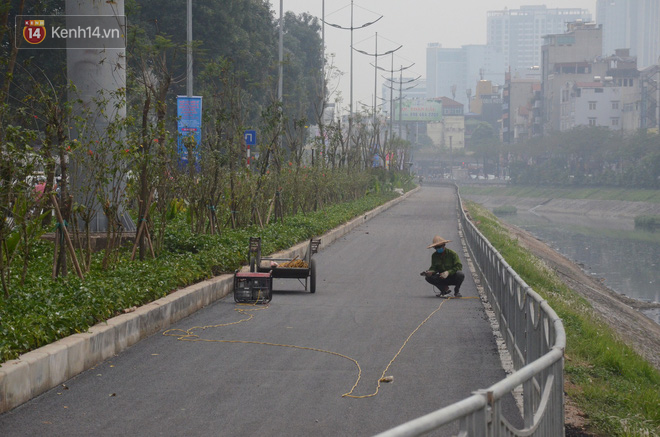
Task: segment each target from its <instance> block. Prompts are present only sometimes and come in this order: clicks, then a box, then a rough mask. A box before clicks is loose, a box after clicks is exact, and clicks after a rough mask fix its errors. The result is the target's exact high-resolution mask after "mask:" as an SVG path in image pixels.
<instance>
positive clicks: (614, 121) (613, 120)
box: [612, 118, 619, 126]
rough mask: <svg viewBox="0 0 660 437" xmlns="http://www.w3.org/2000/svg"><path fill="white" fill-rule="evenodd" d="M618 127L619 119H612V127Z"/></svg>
mask: <svg viewBox="0 0 660 437" xmlns="http://www.w3.org/2000/svg"><path fill="white" fill-rule="evenodd" d="M618 125H619V119H618V118H613V119H612V126H618Z"/></svg>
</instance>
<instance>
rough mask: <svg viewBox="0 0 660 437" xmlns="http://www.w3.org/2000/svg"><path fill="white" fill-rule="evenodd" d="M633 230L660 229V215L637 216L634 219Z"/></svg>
mask: <svg viewBox="0 0 660 437" xmlns="http://www.w3.org/2000/svg"><path fill="white" fill-rule="evenodd" d="M635 229H646V230H651V231H655V230H657V229H660V215H638V216H637V217H635Z"/></svg>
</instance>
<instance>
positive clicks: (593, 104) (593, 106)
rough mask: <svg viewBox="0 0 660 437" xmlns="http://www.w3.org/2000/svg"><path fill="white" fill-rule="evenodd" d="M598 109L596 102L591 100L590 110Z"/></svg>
mask: <svg viewBox="0 0 660 437" xmlns="http://www.w3.org/2000/svg"><path fill="white" fill-rule="evenodd" d="M595 109H596V102H589V110H590V111H594V110H595Z"/></svg>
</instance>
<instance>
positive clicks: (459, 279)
mask: <svg viewBox="0 0 660 437" xmlns="http://www.w3.org/2000/svg"><path fill="white" fill-rule="evenodd" d="M424 279H426V282H428V283H429V284H432V285H435V286H436V287H438V289H439V290H440V291H442V289H443V288H444V287H445V286H449V285H453V286H454V293H458V292H459V290H460V289H461V284H462V283H463V280H465V275H464V274H463V272H456V273H454V274H453V275H449V276H447V278H446V279H442V278H441V277H440V276H438V275H432V276H427V277H425V278H424Z"/></svg>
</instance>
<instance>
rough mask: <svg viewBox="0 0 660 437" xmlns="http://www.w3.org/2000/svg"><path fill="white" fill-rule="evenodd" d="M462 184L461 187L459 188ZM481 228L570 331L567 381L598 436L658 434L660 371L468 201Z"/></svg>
mask: <svg viewBox="0 0 660 437" xmlns="http://www.w3.org/2000/svg"><path fill="white" fill-rule="evenodd" d="M462 191H463V189H461V192H462ZM465 206H466V207H467V209H468V210H469V212H470V215H471V217H472V218H473V219H474V220H475V223H478V225H477V227H478V228H479V230H480V231H481V232H482V233H483V234H484V236H485V237H486V238H487V239H488V240H489V241H490V242H491V243H492V244H493V246H494V247H495V248H496V249H497V250H498V251H499V252H500V254H502V256H503V257H504V259H505V260H506V261H507V263H509V265H510V266H511V267H512V268H513V269H514V270H515V271H516V272H517V273H518V274H519V275H520V276H521V277H522V278H523V280H525V282H527V284H529V286H531V287H532V288H533V289H534V291H536V292H537V293H539V294H540V295H541V296H543V298H544V299H546V300H547V301H548V303H549V304H550V306H551V307H552V308H553V309H554V310H555V311H556V312H557V315H559V317H560V318H561V319H562V321H563V324H564V328H565V330H566V337H567V339H566V340H567V346H566V351H565V356H566V361H565V368H564V373H565V378H566V382H567V383H568V384H566V385H565V389H566V392H567V394H568V396H569V397H570V398H571V399H572V400H573V401H574V402H575V404H577V406H578V407H579V408H580V410H581V411H583V412H584V413H586V415H587V417H588V419H589V423H590V427H591V428H592V429H593V431H594V432H595V433H596V434H597V435H607V436H655V435H660V372H658V371H657V370H656V369H655V368H654V367H653V366H652V365H651V364H650V363H649V362H648V361H646V360H644V359H643V358H642V357H641V356H639V354H637V353H636V352H635V351H634V350H632V348H631V347H630V346H628V345H627V344H626V343H625V342H623V341H622V340H621V339H620V338H618V337H617V335H616V334H615V333H614V332H613V331H612V329H611V328H610V327H609V326H608V325H607V324H605V322H604V321H602V320H601V319H600V318H599V316H598V315H597V314H596V313H595V312H594V310H593V308H592V307H591V305H590V304H589V303H588V302H587V301H586V300H585V299H583V298H582V297H580V296H579V295H578V294H577V293H575V292H574V291H572V290H571V289H569V288H568V287H567V286H565V285H564V284H563V283H562V282H561V281H560V280H559V278H558V277H557V276H556V274H555V273H554V272H553V271H552V270H551V269H549V268H548V267H547V266H546V265H545V264H544V263H543V262H541V261H540V260H539V259H538V258H536V257H535V256H534V255H532V254H531V253H529V252H528V251H527V250H525V249H523V248H522V247H520V246H519V245H518V243H517V241H516V240H514V239H513V238H511V236H510V235H509V233H508V232H507V231H506V229H505V228H503V227H502V226H501V225H500V223H499V222H498V221H497V218H496V217H495V216H494V215H493V214H491V213H490V212H488V211H487V210H486V209H485V208H483V207H481V206H479V205H478V204H476V203H473V202H465Z"/></svg>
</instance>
